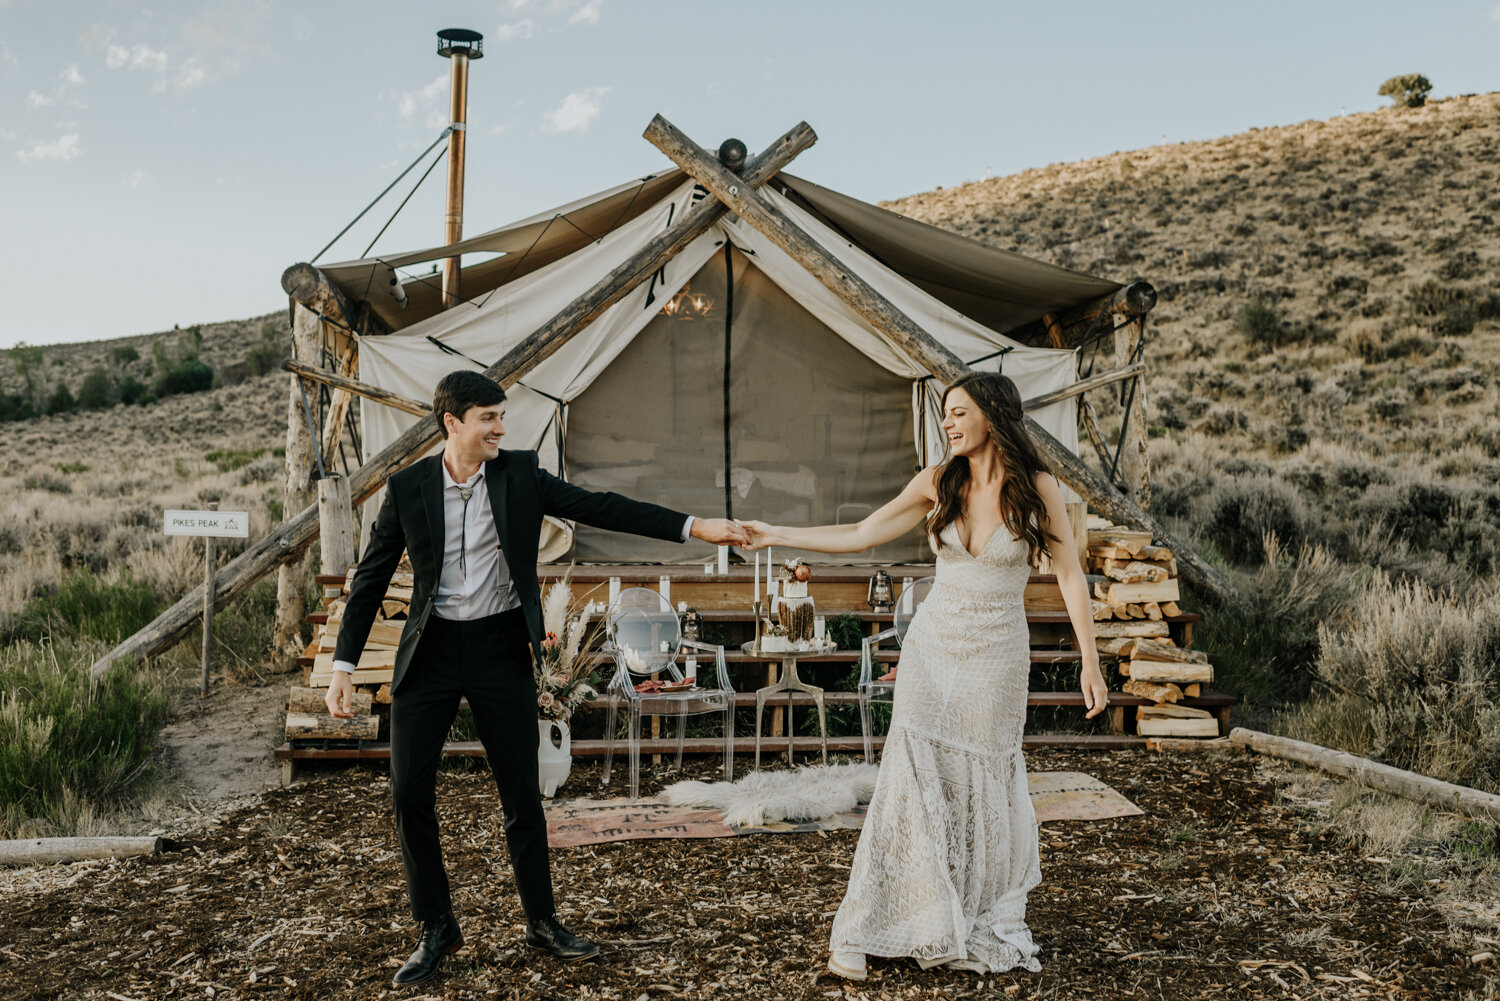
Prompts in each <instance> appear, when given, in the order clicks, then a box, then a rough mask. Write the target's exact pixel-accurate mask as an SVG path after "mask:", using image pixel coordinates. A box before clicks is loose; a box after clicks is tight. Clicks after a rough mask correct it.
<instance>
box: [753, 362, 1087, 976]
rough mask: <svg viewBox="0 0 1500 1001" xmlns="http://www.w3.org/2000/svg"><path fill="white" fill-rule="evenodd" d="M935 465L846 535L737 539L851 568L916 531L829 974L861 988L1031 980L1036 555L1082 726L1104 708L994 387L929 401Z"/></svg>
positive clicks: (984, 384) (1049, 520)
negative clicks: (920, 551) (920, 574)
mask: <svg viewBox="0 0 1500 1001" xmlns="http://www.w3.org/2000/svg"><path fill="white" fill-rule="evenodd" d="M943 430H944V432H945V433H946V435H947V438H948V444H949V449H950V452H951V455H950V457H949V458H948V460H947V461H945V462H943V463H942V464H940V465H937V466H932V467H929V468H927V469H924V470H923V471H922V472H920V473H918V474H917V476H916V477H915V478H914V479H913V480H912V481H911V482H910V483H909V484H907V486H906V489H905V490H903V491H902V492H901V495H900V496H898V497H897V498H896V499H895V500H893V501H891V502H890V503H889V504H886V505H885V506H884V507H882V508H881V509H880V510H878V511H876V512H875V513H874V514H872V515H871V516H870V517H868V518H866V519H865V520H864V521H862V522H860V523H859V524H857V525H834V526H825V527H820V528H786V527H781V526H772V525H765V524H762V523H758V522H756V523H750V524H748V525H747V527H748V528H749V529H750V530H751V533H752V536H753V537H754V539H755V543H756V545H773V546H790V547H793V548H799V549H811V550H815V551H819V552H829V553H849V552H859V551H861V550H864V549H868V548H869V547H871V546H875V545H879V544H881V543H883V542H888V541H890V540H892V539H895V538H897V537H899V536H901V535H904V534H905V533H906V532H909V531H911V530H912V529H913V528H916V527H917V526H918V525H921V524H923V523H924V522H925V523H926V528H927V530H928V533H929V537H930V538H931V539H932V542H933V548H934V550H935V551H936V553H937V579H936V581H935V583H934V585H933V588H932V590H931V591H930V592H929V594H928V597H927V600H926V601H925V602H924V603H923V604H922V607H921V609H920V610H919V611H918V613H917V615H916V617H915V618H914V619H913V620H912V623H911V628H910V629H909V630H908V632H907V635H906V639H905V642H904V643H903V644H902V649H901V660H900V662H899V664H898V667H897V670H898V672H899V674H900V679H901V680H900V684H898V685H897V686H896V697H895V707H894V710H893V712H892V716H891V727H890V734H889V736H888V737H887V738H886V743H885V751H884V754H883V755H882V758H881V766H880V777H879V780H878V781H877V783H876V786H875V793H874V797H873V798H872V799H871V801H870V808H869V812H868V814H867V815H866V818H865V824H864V829H863V831H861V833H860V838H859V846H858V848H857V849H856V850H855V853H854V865H853V869H852V871H851V872H850V876H849V888H848V891H847V892H846V893H845V896H844V902H843V904H842V906H840V908H839V912H838V916H837V917H836V918H835V919H834V922H833V935H832V941H831V943H830V951H831V955H830V958H829V961H828V968H829V969H830V970H832V971H833V972H834V973H836V974H838V975H840V976H843V977H846V978H849V979H854V980H861V979H864V976H865V957H866V956H867V955H875V956H887V957H893V956H910V957H912V958H914V959H916V960H917V961H918V962H919V963H920V964H921V965H922V966H923V967H924V968H926V967H931V966H938V965H947V966H950V967H957V968H961V969H966V970H975V971H977V972H980V973H995V972H1000V971H1003V970H1009V969H1012V968H1015V967H1018V966H1020V967H1025V968H1026V969H1028V970H1032V971H1037V970H1040V969H1041V964H1040V963H1039V962H1038V961H1037V958H1036V957H1037V953H1038V951H1039V950H1038V948H1037V946H1036V944H1035V943H1033V942H1032V939H1031V932H1030V931H1029V930H1028V929H1027V927H1026V894H1027V893H1028V892H1029V891H1030V890H1031V888H1032V887H1034V886H1036V885H1037V883H1039V882H1041V868H1040V859H1039V855H1038V852H1037V833H1036V828H1037V824H1036V814H1035V813H1034V812H1033V811H1032V808H1031V799H1030V796H1029V795H1028V793H1027V788H1026V763H1025V760H1024V759H1023V757H1022V755H1021V733H1022V730H1023V729H1024V727H1025V723H1026V691H1027V680H1028V678H1027V676H1028V672H1029V670H1030V656H1029V649H1030V643H1029V641H1028V637H1027V628H1026V612H1025V609H1024V607H1023V605H1022V592H1023V591H1024V589H1025V587H1026V579H1027V577H1028V576H1029V574H1030V571H1031V567H1032V566H1033V565H1034V564H1035V563H1036V561H1037V558H1038V556H1039V555H1040V554H1041V553H1042V552H1047V553H1048V554H1049V555H1050V556H1051V559H1052V565H1053V568H1054V570H1055V572H1056V574H1057V581H1058V586H1059V587H1060V588H1061V590H1062V595H1063V599H1064V601H1065V602H1066V604H1067V608H1068V615H1069V618H1070V619H1071V620H1072V623H1073V629H1074V631H1075V633H1076V634H1077V637H1078V644H1079V654H1080V658H1081V660H1082V661H1083V673H1082V676H1081V679H1080V687H1081V688H1082V690H1083V696H1084V704H1085V706H1086V708H1087V710H1088V712H1087V715H1088V716H1090V717H1092V716H1096V715H1098V714H1099V713H1100V712H1102V711H1103V710H1104V708H1105V705H1106V704H1107V702H1108V698H1109V693H1108V690H1107V689H1106V687H1105V685H1104V678H1103V677H1102V675H1101V674H1100V673H1099V657H1098V653H1097V652H1096V650H1095V648H1094V632H1093V628H1092V616H1091V615H1090V611H1089V600H1088V588H1087V583H1086V581H1085V578H1084V574H1083V568H1082V565H1081V564H1080V562H1079V558H1078V552H1077V547H1076V546H1075V545H1074V542H1073V533H1072V531H1071V529H1070V528H1069V527H1068V521H1067V514H1066V512H1065V510H1064V508H1063V499H1062V494H1061V492H1060V491H1059V489H1058V486H1057V483H1056V481H1055V480H1053V478H1052V477H1051V476H1050V475H1049V474H1047V473H1046V472H1044V471H1043V469H1044V467H1043V465H1042V461H1041V457H1040V455H1039V453H1038V452H1037V450H1036V446H1035V445H1034V444H1033V443H1032V442H1031V440H1030V438H1029V437H1028V436H1027V434H1026V430H1025V426H1024V424H1023V423H1022V416H1021V397H1020V394H1019V393H1018V392H1017V391H1016V387H1015V384H1014V383H1012V382H1011V381H1010V380H1009V379H1007V378H1005V377H1004V376H1000V375H995V374H990V373H985V374H976V375H971V376H967V377H965V378H963V379H960V380H959V381H958V382H956V383H954V384H953V385H952V386H951V387H949V389H948V392H947V393H946V394H945V395H944V397H943Z"/></svg>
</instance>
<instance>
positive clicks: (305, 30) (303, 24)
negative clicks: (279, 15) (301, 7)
mask: <svg viewBox="0 0 1500 1001" xmlns="http://www.w3.org/2000/svg"><path fill="white" fill-rule="evenodd" d="M312 36H313V28H312V22H310V21H308V19H307V18H305V17H303V16H302V15H300V14H299V15H297V16H296V17H294V18H292V37H293V38H295V39H297V41H299V42H306V41H308V40H310V39H311V38H312Z"/></svg>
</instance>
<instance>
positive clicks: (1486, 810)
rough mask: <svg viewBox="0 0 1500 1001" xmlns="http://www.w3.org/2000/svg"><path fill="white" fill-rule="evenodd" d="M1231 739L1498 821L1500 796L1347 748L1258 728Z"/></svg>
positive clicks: (1237, 732)
mask: <svg viewBox="0 0 1500 1001" xmlns="http://www.w3.org/2000/svg"><path fill="white" fill-rule="evenodd" d="M1229 739H1230V741H1231V742H1232V743H1235V744H1243V745H1245V746H1247V747H1249V748H1250V749H1251V750H1252V751H1257V752H1259V753H1261V754H1269V755H1271V756H1273V757H1277V758H1284V759H1286V760H1287V761H1295V762H1297V763H1298V764H1303V765H1309V766H1311V767H1313V768H1320V769H1322V770H1323V771H1325V772H1328V773H1329V774H1330V775H1338V776H1342V777H1344V778H1350V779H1353V780H1354V781H1356V782H1358V783H1360V784H1361V785H1367V786H1369V787H1370V788H1371V789H1379V790H1380V791H1381V792H1388V793H1393V794H1395V795H1397V796H1404V797H1405V798H1407V799H1414V800H1417V801H1419V802H1422V803H1427V804H1429V805H1430V806H1433V807H1435V808H1437V809H1440V810H1448V811H1452V812H1454V813H1461V814H1463V815H1464V816H1466V817H1473V818H1474V819H1475V820H1487V821H1489V822H1490V823H1500V796H1496V795H1494V794H1493V793H1487V792H1481V791H1480V790H1478V789H1470V788H1469V787H1468V786H1461V785H1455V784H1454V783H1452V782H1444V781H1442V780H1441V779H1435V778H1431V777H1429V776H1426V775H1418V774H1417V773H1416V772H1409V771H1406V770H1405V769H1403V768H1395V767H1392V766H1391V765H1383V764H1381V763H1380V762H1378V761H1371V760H1370V759H1369V758H1361V757H1360V756H1359V755H1357V754H1350V753H1348V752H1347V751H1335V750H1332V749H1330V748H1327V747H1322V746H1320V745H1318V744H1309V743H1308V742H1306V741H1303V740H1293V739H1291V738H1290V737H1278V736H1276V735H1274V734H1270V733H1262V732H1260V731H1259V730H1247V729H1245V728H1244V727H1239V726H1237V727H1235V728H1234V729H1233V730H1231V731H1229Z"/></svg>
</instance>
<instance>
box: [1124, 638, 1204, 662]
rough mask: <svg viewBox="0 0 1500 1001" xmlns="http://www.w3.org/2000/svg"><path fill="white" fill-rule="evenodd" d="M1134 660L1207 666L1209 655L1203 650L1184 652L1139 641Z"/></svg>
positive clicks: (1180, 649)
mask: <svg viewBox="0 0 1500 1001" xmlns="http://www.w3.org/2000/svg"><path fill="white" fill-rule="evenodd" d="M1132 658H1133V659H1134V660H1170V661H1174V662H1176V663H1179V664H1207V663H1208V654H1206V653H1204V652H1203V651H1202V650H1184V649H1182V648H1181V647H1178V646H1172V645H1170V644H1167V643H1153V642H1152V641H1151V640H1146V639H1143V640H1137V641H1136V644H1135V650H1134V652H1133V655H1132Z"/></svg>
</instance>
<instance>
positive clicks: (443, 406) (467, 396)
mask: <svg viewBox="0 0 1500 1001" xmlns="http://www.w3.org/2000/svg"><path fill="white" fill-rule="evenodd" d="M504 402H505V390H503V389H501V388H500V384H499V383H498V382H496V381H495V380H494V379H491V378H490V377H489V376H487V375H483V374H481V373H479V372H473V371H470V370H469V369H460V370H459V371H457V372H449V373H448V374H447V375H445V376H443V378H442V379H441V380H440V381H439V382H438V384H437V389H434V390H433V391H432V412H433V413H435V414H437V418H438V430H440V431H442V432H443V437H444V438H446V437H448V425H447V424H445V423H444V422H443V415H444V414H452V415H453V416H454V417H457V418H458V419H459V420H463V419H464V414H466V413H468V412H469V408H470V407H493V406H495V405H497V404H500V403H504Z"/></svg>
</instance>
